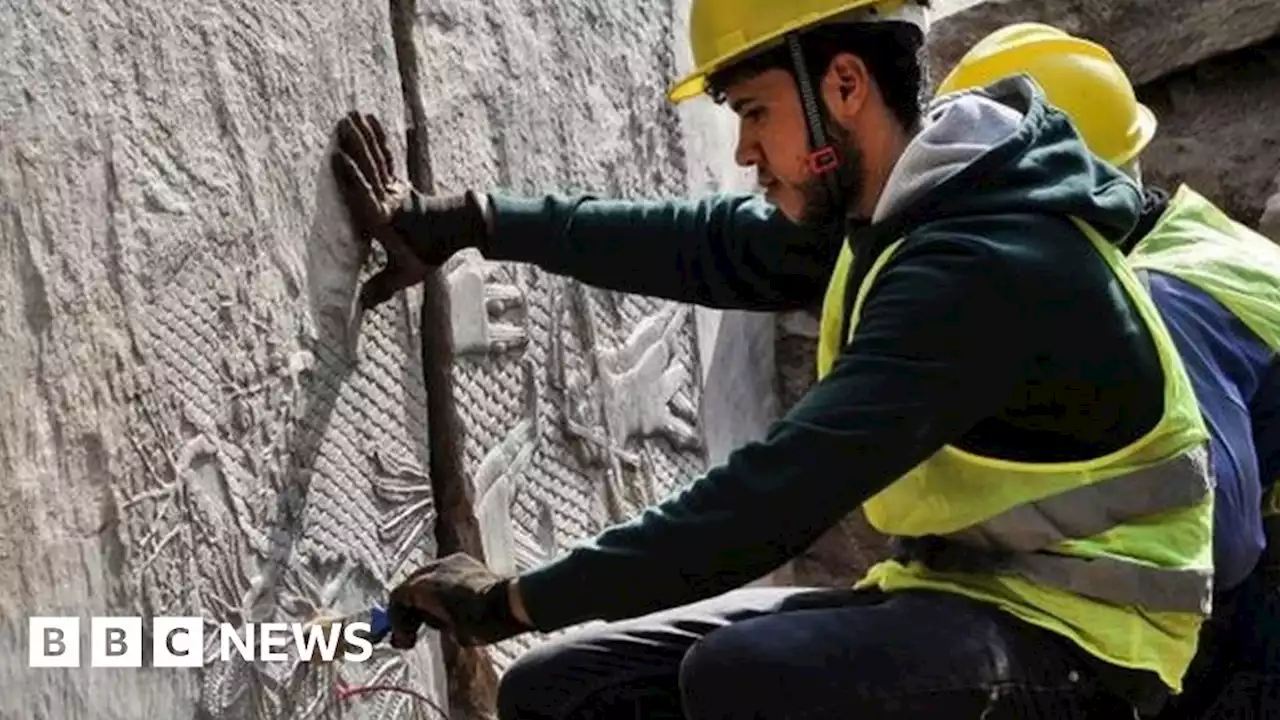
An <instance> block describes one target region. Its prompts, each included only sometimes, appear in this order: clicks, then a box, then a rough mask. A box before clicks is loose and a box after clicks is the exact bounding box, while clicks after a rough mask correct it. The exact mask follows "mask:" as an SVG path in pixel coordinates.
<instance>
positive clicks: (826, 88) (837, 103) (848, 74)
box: [820, 52, 872, 127]
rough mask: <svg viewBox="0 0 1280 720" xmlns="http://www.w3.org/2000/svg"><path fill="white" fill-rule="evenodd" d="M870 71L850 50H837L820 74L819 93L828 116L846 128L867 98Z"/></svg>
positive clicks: (870, 91)
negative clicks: (824, 102)
mask: <svg viewBox="0 0 1280 720" xmlns="http://www.w3.org/2000/svg"><path fill="white" fill-rule="evenodd" d="M871 83H872V79H871V71H870V70H869V69H868V68H867V64H866V63H865V62H863V61H862V58H860V57H858V56H857V55H854V54H853V53H847V52H842V53H837V54H836V56H835V57H833V58H832V59H831V63H830V64H829V65H827V72H826V74H825V75H823V77H822V89H821V91H820V92H821V94H822V97H823V99H824V100H826V103H827V110H828V111H829V112H830V113H831V119H833V120H835V121H836V122H838V123H840V124H841V125H844V126H846V127H848V126H849V125H851V124H853V121H854V119H855V118H856V117H857V116H858V114H859V113H860V112H861V111H862V109H863V108H864V107H866V105H867V101H868V100H869V99H870V97H871V93H872V87H871Z"/></svg>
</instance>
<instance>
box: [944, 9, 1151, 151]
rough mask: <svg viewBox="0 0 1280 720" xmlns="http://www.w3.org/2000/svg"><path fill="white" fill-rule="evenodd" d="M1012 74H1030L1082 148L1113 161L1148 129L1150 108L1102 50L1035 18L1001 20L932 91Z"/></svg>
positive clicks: (1141, 144) (1138, 143)
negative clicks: (1069, 123) (1005, 22)
mask: <svg viewBox="0 0 1280 720" xmlns="http://www.w3.org/2000/svg"><path fill="white" fill-rule="evenodd" d="M1018 74H1026V75H1029V76H1030V77H1031V78H1032V79H1033V80H1035V81H1036V83H1037V84H1038V85H1040V87H1041V88H1042V89H1043V90H1044V94H1045V97H1046V98H1047V99H1048V100H1049V102H1050V103H1051V104H1052V105H1055V106H1057V107H1058V108H1059V109H1061V110H1062V111H1063V112H1064V113H1066V114H1067V116H1068V117H1070V118H1071V121H1072V123H1073V124H1074V125H1075V126H1076V129H1077V130H1078V131H1079V132H1080V135H1081V137H1082V138H1083V139H1084V142H1085V144H1086V145H1088V146H1089V149H1090V150H1091V151H1092V152H1093V153H1094V154H1095V155H1097V156H1099V157H1101V158H1103V159H1104V160H1107V161H1108V162H1110V163H1112V164H1113V165H1124V164H1125V163H1127V162H1129V161H1130V160H1132V159H1133V158H1134V157H1136V156H1137V155H1138V153H1140V152H1142V150H1143V148H1145V147H1146V146H1147V143H1149V142H1151V138H1152V136H1154V135H1155V132H1156V124H1157V123H1156V116H1155V114H1154V113H1152V112H1151V110H1150V109H1149V108H1147V106H1145V105H1143V104H1142V103H1140V102H1138V99H1137V97H1136V96H1135V94H1134V90H1133V84H1132V83H1131V82H1130V81H1129V77H1128V75H1126V74H1125V72H1124V70H1123V69H1122V68H1121V67H1120V65H1119V63H1117V62H1116V60H1115V58H1114V57H1112V55H1111V53H1110V52H1108V51H1107V49H1106V48H1104V47H1102V46H1101V45H1098V44H1097V43H1093V42H1090V41H1088V40H1085V39H1083V38H1079V37H1075V36H1073V35H1070V34H1068V33H1066V32H1063V31H1062V30H1059V29H1058V28H1055V27H1053V26H1051V25H1045V24H1042V23H1016V24H1013V25H1008V26H1005V27H1003V28H1001V29H999V30H996V31H995V32H993V33H991V34H990V35H988V36H986V37H985V38H983V39H982V40H980V41H979V42H978V44H976V45H974V46H973V48H972V49H970V50H969V52H967V53H965V55H964V57H962V58H961V59H960V61H959V62H958V63H957V64H956V66H955V68H953V69H952V70H951V72H950V74H948V75H947V76H946V78H944V79H943V80H942V83H941V84H940V85H939V86H938V94H939V95H942V94H946V93H951V92H955V91H957V90H967V89H970V88H975V87H983V86H986V85H990V84H991V83H993V82H995V81H997V80H999V79H1001V78H1005V77H1009V76H1012V75H1018Z"/></svg>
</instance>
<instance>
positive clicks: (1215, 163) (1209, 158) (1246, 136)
mask: <svg viewBox="0 0 1280 720" xmlns="http://www.w3.org/2000/svg"><path fill="white" fill-rule="evenodd" d="M1138 90H1139V97H1140V98H1141V99H1142V101H1143V102H1144V103H1146V104H1147V105H1148V106H1149V107H1150V108H1151V109H1152V110H1153V111H1154V112H1155V113H1156V116H1157V117H1158V118H1159V119H1160V128H1159V130H1158V131H1157V133H1156V137H1155V139H1154V140H1153V141H1152V142H1151V145H1150V146H1148V148H1147V150H1146V152H1144V153H1143V156H1142V172H1143V175H1144V177H1145V178H1146V179H1147V180H1149V181H1150V182H1154V183H1157V184H1160V185H1163V186H1166V187H1169V188H1172V187H1174V186H1175V185H1176V184H1177V183H1180V182H1184V183H1187V184H1189V185H1190V186H1191V187H1193V188H1195V189H1196V190H1198V191H1199V192H1201V193H1203V194H1204V195H1205V196H1206V197H1208V198H1209V199H1210V200H1212V201H1213V202H1214V203H1216V204H1218V205H1219V206H1221V207H1222V208H1223V209H1224V210H1226V211H1227V213H1228V214H1230V215H1231V216H1232V217H1234V218H1235V219H1236V220H1238V221H1240V222H1243V223H1245V224H1248V225H1251V226H1253V225H1256V223H1258V222H1259V221H1260V220H1261V219H1262V216H1263V213H1264V210H1265V209H1266V207H1267V200H1268V198H1269V197H1271V195H1272V193H1274V192H1275V191H1276V187H1275V184H1274V182H1275V177H1276V174H1277V173H1278V172H1280V135H1278V134H1277V133H1276V129H1275V127H1276V126H1275V121H1274V118H1275V117H1276V116H1277V114H1280V38H1275V39H1272V40H1270V41H1268V42H1266V43H1262V44H1259V45H1256V46H1253V47H1250V48H1246V49H1244V50H1240V51H1237V52H1234V53H1231V54H1230V55H1224V56H1222V57H1220V58H1214V59H1212V60H1208V61H1205V62H1202V63H1200V64H1199V65H1196V66H1195V67H1193V68H1189V69H1187V70H1184V71H1181V72H1178V73H1173V74H1170V75H1168V76H1166V77H1163V78H1160V79H1159V80H1156V81H1154V82H1151V83H1148V84H1146V85H1143V86H1141V87H1140V88H1139V89H1138Z"/></svg>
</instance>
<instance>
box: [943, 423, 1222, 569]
mask: <svg viewBox="0 0 1280 720" xmlns="http://www.w3.org/2000/svg"><path fill="white" fill-rule="evenodd" d="M1211 492H1213V481H1212V479H1211V475H1210V473H1209V454H1208V450H1206V449H1205V448H1204V447H1197V448H1195V449H1194V450H1191V451H1190V452H1187V453H1185V454H1182V455H1179V456H1177V457H1175V458H1173V459H1171V460H1169V461H1167V462H1164V463H1161V464H1159V465H1154V466H1152V467H1149V468H1146V469H1143V470H1138V471H1136V472H1132V473H1129V474H1127V475H1120V476H1117V477H1114V478H1111V479H1109V480H1103V481H1101V482H1097V483H1094V484H1092V485H1085V486H1083V487H1078V488H1074V489H1072V490H1068V491H1066V492H1062V493H1058V494H1057V495H1052V496H1050V497H1047V498H1044V499H1043V500H1037V501H1035V502H1032V503H1027V504H1025V505H1018V506H1016V507H1013V508H1010V509H1009V510H1006V511H1005V512H1003V513H1001V514H999V515H996V516H995V517H993V518H990V519H989V520H986V521H984V522H983V523H982V524H981V525H975V526H973V527H969V528H965V529H964V530H960V531H957V532H955V533H952V534H950V535H947V536H945V537H946V538H947V539H948V540H953V541H955V542H958V543H962V544H964V545H968V546H970V547H977V548H988V549H1001V550H1009V551H1013V552H1020V553H1026V552H1034V551H1036V550H1043V549H1045V548H1049V547H1053V546H1055V545H1057V544H1059V543H1061V542H1063V541H1064V540H1076V539H1080V538H1088V537H1093V536H1094V535H1100V534H1102V533H1104V532H1106V531H1107V530H1110V529H1112V528H1114V527H1117V526H1119V525H1123V524H1125V523H1127V522H1129V521H1131V520H1134V519H1136V518H1140V517H1145V516H1147V515H1155V514H1157V513H1162V512H1167V511H1169V510H1176V509H1178V508H1184V507H1190V506H1192V505H1195V504H1196V503H1198V502H1200V501H1202V500H1204V498H1205V497H1206V496H1207V495H1209V494H1210V493H1211Z"/></svg>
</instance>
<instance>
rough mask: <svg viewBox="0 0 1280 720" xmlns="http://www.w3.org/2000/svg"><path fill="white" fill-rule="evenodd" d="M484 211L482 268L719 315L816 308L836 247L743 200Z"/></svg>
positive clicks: (830, 233) (495, 205)
mask: <svg viewBox="0 0 1280 720" xmlns="http://www.w3.org/2000/svg"><path fill="white" fill-rule="evenodd" d="M489 207H490V211H491V213H492V219H493V227H492V233H491V234H490V237H489V240H488V243H487V247H485V248H484V254H485V257H487V258H489V259H492V260H508V261H514V262H524V263H530V264H533V265H537V266H539V267H541V268H542V269H544V270H546V271H548V272H553V273H556V274H559V275H567V276H569V277H572V278H575V279H577V280H580V281H582V282H584V283H586V284H588V285H594V286H596V287H600V288H605V289H608V290H616V291H620V292H627V293H634V294H638V295H649V296H653V297H660V298H666V299H668V300H676V301H679V302H686V303H692V304H696V305H703V306H706V307H713V308H721V309H737V310H756V311H782V310H796V309H804V308H809V307H813V306H816V305H817V304H818V303H820V302H821V301H822V295H823V293H824V292H825V290H826V286H827V280H828V278H829V277H830V275H831V269H832V267H834V265H835V261H836V256H837V254H838V253H839V250H840V243H841V242H843V239H844V228H843V227H841V226H839V225H833V226H830V227H827V228H824V229H822V230H811V229H806V228H803V227H801V226H799V225H797V224H795V223H793V222H791V221H790V220H788V219H787V218H786V217H785V216H784V215H782V214H781V213H780V212H779V211H778V210H777V209H776V208H774V207H772V206H771V205H769V204H767V203H765V202H764V201H763V200H761V199H760V198H758V197H755V196H752V195H729V194H723V195H714V196H711V197H708V198H705V199H702V200H697V201H694V200H669V201H628V200H597V199H594V198H591V197H587V196H582V197H576V198H562V197H557V196H546V197H540V198H518V197H510V196H505V195H498V194H493V195H490V196H489Z"/></svg>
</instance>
